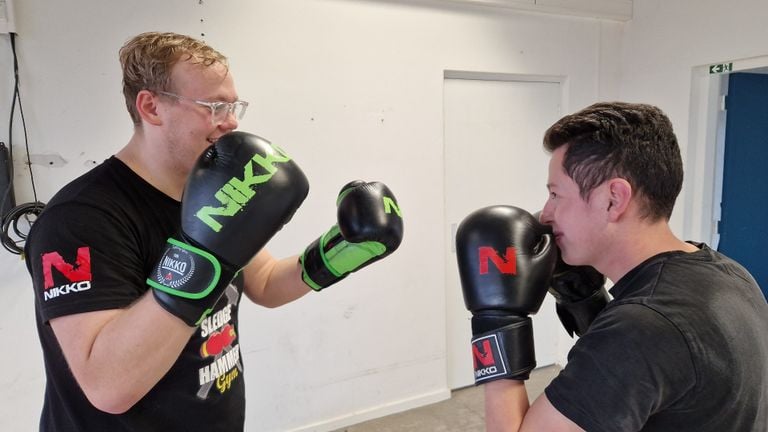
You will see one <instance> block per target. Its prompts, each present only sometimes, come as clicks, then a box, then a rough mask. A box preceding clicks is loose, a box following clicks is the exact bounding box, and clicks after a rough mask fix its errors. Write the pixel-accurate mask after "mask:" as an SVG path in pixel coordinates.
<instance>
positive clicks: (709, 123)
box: [683, 55, 768, 249]
mask: <svg viewBox="0 0 768 432" xmlns="http://www.w3.org/2000/svg"><path fill="white" fill-rule="evenodd" d="M721 64H730V65H731V66H730V68H728V69H727V70H724V71H723V72H722V73H710V68H711V67H712V66H714V65H721ZM734 72H751V73H768V55H766V56H758V57H749V58H743V59H732V60H723V61H721V62H717V63H710V64H705V65H698V66H694V67H693V68H692V70H691V99H690V106H689V121H688V145H687V147H686V155H685V157H684V159H683V164H684V165H685V177H684V181H683V189H685V190H686V193H685V194H684V197H685V198H684V199H685V201H684V204H683V220H684V222H683V237H684V238H685V239H694V240H701V241H704V242H706V243H707V244H709V246H711V247H712V248H713V249H717V246H718V243H719V241H720V235H719V234H718V232H717V223H718V221H719V220H720V213H721V212H720V203H721V202H722V196H723V164H724V156H725V126H726V124H725V120H726V116H727V112H726V111H725V96H726V95H727V93H728V76H729V75H730V74H731V73H734Z"/></svg>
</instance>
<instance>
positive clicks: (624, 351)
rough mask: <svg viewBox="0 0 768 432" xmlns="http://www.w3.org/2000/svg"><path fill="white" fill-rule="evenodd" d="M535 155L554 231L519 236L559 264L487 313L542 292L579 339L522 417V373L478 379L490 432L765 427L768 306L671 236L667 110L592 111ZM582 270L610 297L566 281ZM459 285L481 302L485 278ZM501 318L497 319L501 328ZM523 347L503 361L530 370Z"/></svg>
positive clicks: (675, 186) (701, 249)
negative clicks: (552, 247) (537, 242)
mask: <svg viewBox="0 0 768 432" xmlns="http://www.w3.org/2000/svg"><path fill="white" fill-rule="evenodd" d="M544 147H545V149H546V150H547V151H549V152H550V153H551V155H552V157H551V160H550V165H549V178H548V183H547V189H548V190H549V199H548V200H547V202H546V204H545V206H544V209H543V210H542V212H541V215H540V222H541V223H542V224H544V225H548V226H550V227H551V231H549V234H542V233H544V231H541V229H540V227H538V226H536V225H535V224H534V223H532V222H530V221H528V222H527V226H528V227H529V228H526V229H525V231H526V232H528V233H530V232H536V233H537V234H536V235H537V236H538V237H541V238H542V239H545V238H549V236H551V238H553V239H554V240H555V242H556V244H557V246H558V248H559V252H560V262H559V263H558V264H556V266H555V271H554V276H553V278H552V279H551V282H544V283H542V282H541V281H542V280H544V278H539V279H538V280H537V281H536V283H534V284H529V285H531V286H524V287H520V284H521V283H522V282H520V281H521V280H520V279H519V278H518V279H517V282H516V283H517V285H511V286H514V288H515V289H516V291H514V292H510V293H509V294H508V299H506V300H505V301H504V302H499V301H498V299H494V302H495V303H494V308H495V309H496V310H505V311H514V312H515V313H517V314H518V315H519V314H520V309H519V307H518V306H519V304H518V303H516V300H515V298H516V297H515V294H517V293H519V292H522V291H528V290H533V291H538V292H539V293H541V291H542V290H544V291H546V290H547V289H548V288H550V292H553V294H555V296H556V297H557V300H558V314H559V315H560V317H561V319H562V318H563V317H564V316H565V317H567V318H568V319H563V323H564V324H565V325H566V328H567V329H568V330H569V331H572V330H575V332H576V333H577V334H579V335H580V336H581V337H580V338H579V339H578V340H577V342H576V344H575V346H574V347H573V349H572V350H571V352H570V353H569V355H568V363H567V364H566V366H565V368H564V369H563V370H562V372H561V373H560V374H559V376H557V377H556V378H555V379H554V380H553V382H552V383H551V384H550V385H549V386H548V387H547V388H546V390H545V392H544V394H543V395H541V396H540V397H539V398H538V399H537V400H536V401H535V402H534V403H533V405H531V406H530V409H529V405H528V399H527V393H526V389H525V384H524V381H525V379H527V372H525V373H519V374H517V375H515V374H507V375H506V376H500V377H499V378H502V379H485V378H486V377H483V381H482V383H483V384H484V386H485V396H486V424H487V427H488V430H489V431H494V432H495V431H518V430H521V431H548V432H551V431H582V430H587V431H606V432H607V431H611V432H614V431H640V430H642V431H670V432H672V431H674V432H685V431H691V432H694V431H695V432H709V431H712V432H716V431H743V432H758V431H762V432H764V431H766V430H767V429H766V428H768V404H767V403H766V401H768V337H766V335H768V304H766V301H765V298H764V297H763V295H762V293H761V291H760V288H759V287H758V285H757V283H756V282H755V280H754V278H752V276H751V275H750V274H749V273H748V272H747V271H746V270H745V269H744V268H743V267H742V266H741V265H739V264H738V263H736V262H735V261H733V260H731V259H729V258H727V257H725V256H723V255H722V254H720V253H718V252H717V251H714V250H712V249H711V248H709V247H708V246H707V245H706V244H703V243H693V242H684V241H682V240H680V239H678V238H677V237H676V236H675V234H674V233H673V232H672V230H671V228H670V226H669V218H670V216H671V214H672V208H673V206H674V203H675V199H676V198H677V195H678V194H679V192H680V190H681V187H682V180H683V169H682V159H681V156H680V150H679V147H678V144H677V139H676V138H675V135H674V132H673V130H672V125H671V123H670V121H669V119H668V118H667V117H666V115H665V114H664V113H663V112H662V111H661V110H659V109H658V108H656V107H654V106H650V105H643V104H629V103H618V102H615V103H598V104H595V105H592V106H590V107H587V108H585V109H583V110H581V111H579V112H577V113H575V114H571V115H568V116H565V117H563V118H562V119H561V120H559V121H558V122H556V123H555V124H554V125H552V126H551V127H550V128H549V130H547V132H546V134H545V138H544ZM502 235H506V234H502ZM513 235H516V236H518V237H520V234H517V233H513ZM511 241H512V244H514V239H513V240H511ZM507 244H509V243H507ZM542 244H546V242H544V243H542ZM537 250H539V249H537ZM460 265H461V264H460ZM536 265H538V266H539V267H542V266H550V267H547V268H548V269H552V267H551V266H552V265H553V264H552V261H551V260H548V261H546V262H544V261H543V260H542V261H541V263H537V264H536ZM588 266H591V267H594V269H596V270H597V271H599V272H600V273H602V274H604V275H605V276H606V277H607V278H609V279H610V280H611V281H614V282H615V284H614V286H613V287H612V288H611V290H610V292H611V294H612V295H613V299H612V300H611V299H610V298H607V295H603V294H601V292H603V293H604V290H603V288H602V282H599V283H596V284H595V283H594V280H595V279H594V278H592V282H587V279H586V278H579V277H573V275H574V274H575V273H578V272H583V269H584V268H588ZM582 274H583V273H582ZM564 281H566V282H564ZM533 285H535V286H533ZM542 285H544V286H542ZM586 285H590V287H589V289H586V290H585V289H584V288H585V286H586ZM464 290H465V295H466V293H467V292H469V293H471V294H472V296H471V297H470V298H472V299H475V303H481V304H482V302H483V301H485V299H483V298H482V295H483V294H482V293H483V292H484V291H483V284H482V281H480V282H477V283H475V282H472V283H470V284H465V286H464ZM478 297H480V300H476V299H477V298H478ZM534 297H536V296H535V295H532V294H528V295H527V296H526V298H534ZM580 302H588V303H590V305H591V306H590V307H585V308H584V307H580V306H579V305H580V304H582V303H580ZM486 303H488V302H487V301H486ZM499 303H501V304H503V308H501V307H499V306H498V304H499ZM539 304H540V303H539ZM595 305H599V307H595ZM537 308H538V306H537V305H533V306H530V305H526V309H525V311H524V312H530V311H533V312H535V310H536V309H537ZM500 315H502V314H500V313H498V312H496V314H495V316H494V320H495V321H494V322H500V323H505V324H506V323H508V322H511V320H510V319H509V318H504V316H500ZM507 315H510V316H511V315H512V313H511V312H507ZM518 321H519V319H518ZM573 323H581V325H579V326H575V328H573V327H571V326H572V325H573ZM473 324H474V322H473ZM483 330H484V331H486V332H487V331H488V329H487V328H484V329H483ZM493 331H495V332H496V334H498V335H501V336H504V337H509V336H510V335H513V336H514V335H516V334H514V333H512V332H511V331H510V330H509V327H501V326H499V328H498V329H493ZM493 331H492V332H491V335H492V334H493ZM482 336H483V337H486V338H487V337H488V333H485V334H483V335H482ZM515 344H516V345H514V346H515V347H523V350H525V349H527V348H526V347H527V346H528V345H525V344H523V343H520V342H515ZM509 346H513V345H509ZM513 351H514V350H513ZM520 351H521V350H520V349H517V350H516V351H515V352H512V353H510V352H506V353H505V352H502V353H501V354H502V356H506V358H505V360H507V363H505V364H508V363H509V361H511V362H513V364H514V362H515V361H517V362H518V363H520V359H524V360H525V361H526V362H527V363H525V362H524V363H525V364H528V365H529V367H530V368H532V366H530V365H533V364H535V361H533V362H531V361H530V360H528V356H525V355H523V354H521V352H520ZM481 353H484V352H482V350H481ZM496 354H498V353H496ZM530 357H532V353H531V356H530ZM488 363H490V361H488ZM503 378H506V379H503Z"/></svg>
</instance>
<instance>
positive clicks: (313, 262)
mask: <svg viewBox="0 0 768 432" xmlns="http://www.w3.org/2000/svg"><path fill="white" fill-rule="evenodd" d="M336 207H337V212H336V213H337V221H338V223H337V224H336V225H334V226H332V227H331V229H330V230H328V232H326V233H325V234H323V235H321V236H320V237H319V238H318V239H317V240H315V241H314V242H312V243H311V244H310V245H309V246H307V249H306V250H305V251H304V253H303V254H302V255H301V258H300V259H299V260H300V263H301V268H302V278H303V280H304V282H305V283H306V284H307V285H309V287H310V288H312V289H313V290H315V291H320V290H322V289H323V288H326V287H328V286H330V285H332V284H334V283H336V282H338V281H340V280H341V279H344V278H345V277H346V276H347V275H348V274H350V273H352V272H354V271H357V270H359V269H361V268H363V267H365V266H367V265H368V264H371V263H373V262H376V261H378V260H380V259H382V258H384V257H386V256H387V255H389V254H391V253H392V252H394V251H395V249H397V247H398V246H400V242H401V241H402V239H403V219H402V216H401V214H400V208H399V207H398V205H397V200H396V199H395V195H394V194H393V193H392V191H390V190H389V188H388V187H387V186H386V185H385V184H383V183H380V182H364V181H361V180H356V181H353V182H350V183H348V184H346V185H345V186H344V187H343V188H342V189H341V192H340V193H339V197H338V199H337V200H336Z"/></svg>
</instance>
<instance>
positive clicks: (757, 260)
mask: <svg viewBox="0 0 768 432" xmlns="http://www.w3.org/2000/svg"><path fill="white" fill-rule="evenodd" d="M726 109H727V110H728V114H727V117H726V126H725V128H726V129H725V153H724V163H723V196H722V202H721V204H720V206H721V212H722V214H721V218H720V224H719V227H718V231H719V233H720V242H719V244H718V248H717V249H718V250H719V251H721V252H723V253H724V254H725V255H727V256H729V257H731V258H733V259H734V260H736V261H738V262H739V263H741V265H743V266H744V267H746V268H747V270H749V271H750V273H752V275H753V276H754V277H755V279H756V280H757V283H758V284H759V285H760V288H762V290H763V294H765V295H766V297H768V264H767V263H766V262H767V261H768V256H766V255H767V254H766V248H767V247H768V75H761V74H752V73H733V74H731V75H730V76H729V77H728V98H727V99H726Z"/></svg>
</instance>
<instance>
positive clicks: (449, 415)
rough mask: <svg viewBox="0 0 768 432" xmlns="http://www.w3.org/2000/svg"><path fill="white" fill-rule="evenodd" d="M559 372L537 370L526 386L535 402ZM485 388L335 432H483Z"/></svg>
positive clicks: (455, 393) (462, 391)
mask: <svg viewBox="0 0 768 432" xmlns="http://www.w3.org/2000/svg"><path fill="white" fill-rule="evenodd" d="M559 372H560V368H559V367H558V366H554V365H552V366H545V367H542V368H539V369H536V370H534V371H533V372H532V373H531V378H530V379H529V380H528V381H527V382H526V383H525V385H526V388H527V390H528V398H529V399H530V400H531V402H533V400H535V399H536V398H537V397H538V396H539V395H540V394H541V393H542V392H543V391H544V388H545V387H546V386H547V385H548V384H549V382H550V381H552V379H553V378H554V377H555V376H557V374H558V373H559ZM483 403H484V400H483V389H482V387H474V386H473V387H466V388H463V389H459V390H455V391H453V392H452V394H451V398H450V399H448V400H445V401H442V402H438V403H436V404H432V405H427V406H425V407H421V408H415V409H412V410H409V411H405V412H402V413H398V414H392V415H389V416H386V417H382V418H378V419H374V420H369V421H367V422H364V423H360V424H357V425H353V426H347V427H345V428H341V429H337V430H336V431H334V432H406V431H429V432H484V431H485V425H484V423H483V417H484V407H483Z"/></svg>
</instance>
